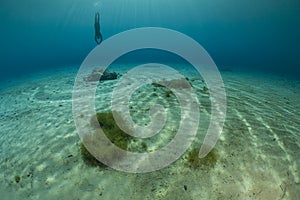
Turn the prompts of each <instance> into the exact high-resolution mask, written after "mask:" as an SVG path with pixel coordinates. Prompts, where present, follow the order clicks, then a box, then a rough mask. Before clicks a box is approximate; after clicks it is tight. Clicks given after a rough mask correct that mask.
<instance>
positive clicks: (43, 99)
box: [0, 69, 300, 200]
mask: <svg viewBox="0 0 300 200" xmlns="http://www.w3.org/2000/svg"><path fill="white" fill-rule="evenodd" d="M123 70H124V69H123ZM76 73H77V71H76V69H72V70H70V69H68V70H59V71H56V72H49V73H43V74H39V75H36V76H32V77H31V78H27V79H24V80H18V81H17V82H14V81H12V82H9V83H5V84H2V88H1V89H0V99H1V101H0V108H1V109H0V118H1V119H0V120H1V123H0V147H1V148H0V180H1V181H0V184H1V185H0V194H1V199H56V200H59V199H62V200H64V199H70V200H71V199H74V200H75V199H80V200H83V199H149V200H150V199H151V200H153V199H170V200H171V199H172V200H176V199H178V200H181V199H192V200H198V199H263V200H265V199H270V200H274V199H300V196H299V194H300V172H299V167H300V154H299V149H300V140H299V137H300V132H299V130H300V117H299V116H300V101H299V99H300V82H299V81H295V80H294V81H291V80H288V79H285V78H282V77H277V76H271V75H264V74H255V73H253V74H249V73H238V72H223V73H222V78H223V80H224V84H225V88H226V92H227V117H226V122H225V126H224V129H223V133H222V136H221V138H220V139H219V141H218V143H217V145H216V146H215V149H214V151H215V153H216V155H217V161H216V163H214V164H213V165H209V166H202V167H200V168H198V169H194V168H190V167H188V166H187V165H186V162H187V161H186V159H185V157H184V156H182V157H181V158H180V159H178V160H177V161H176V162H174V163H173V164H171V165H170V166H168V167H166V168H164V169H161V170H159V171H155V172H151V173H145V174H129V173H124V172H118V171H115V170H113V169H111V168H108V167H106V168H103V167H102V168H101V167H91V166H87V165H86V164H85V163H84V162H83V160H82V157H81V153H80V150H79V149H80V143H81V141H80V138H79V136H78V133H77V130H76V127H75V124H74V121H73V117H72V90H73V85H74V79H75V76H76ZM120 73H123V72H122V71H121V72H120ZM185 76H187V77H188V78H189V80H190V82H191V83H192V84H193V86H194V88H195V90H196V92H197V95H198V98H199V101H200V104H201V106H200V110H201V114H202V116H201V122H200V129H199V131H198V132H199V134H198V136H199V137H198V138H199V139H198V140H199V141H200V142H201V140H202V138H203V136H204V134H205V130H206V129H207V126H208V123H209V113H210V111H209V108H210V101H209V96H208V94H205V93H201V91H202V88H203V86H204V83H203V82H202V81H201V79H200V78H199V77H198V76H196V75H195V74H194V72H185ZM116 82H117V80H114V81H105V82H103V84H101V87H100V88H99V90H98V92H97V102H96V107H97V110H98V111H103V110H109V109H110V100H109V97H110V94H111V92H112V85H113V84H115V83H116ZM151 94H152V93H150V92H149V91H147V87H145V89H141V90H140V92H139V93H136V94H135V95H134V96H133V97H132V107H133V109H135V111H132V115H136V118H138V119H142V120H146V121H147V120H149V119H148V118H147V117H145V119H144V117H142V116H140V113H141V112H138V111H139V110H140V109H142V106H143V102H145V101H146V102H149V101H151V99H152V98H151V97H152V96H151ZM168 109H169V110H170V113H171V117H169V118H170V121H171V123H172V119H173V121H174V122H173V123H174V124H176V120H177V119H178V117H176V113H177V112H172V111H171V109H172V107H170V108H168ZM143 113H145V112H143ZM172 116H173V117H172ZM199 141H198V142H199ZM16 176H19V177H20V180H18V181H16V180H17V179H18V178H16Z"/></svg>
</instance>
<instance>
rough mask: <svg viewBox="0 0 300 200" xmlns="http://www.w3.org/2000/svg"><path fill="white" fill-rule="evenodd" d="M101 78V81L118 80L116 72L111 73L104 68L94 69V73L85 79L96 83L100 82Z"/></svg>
mask: <svg viewBox="0 0 300 200" xmlns="http://www.w3.org/2000/svg"><path fill="white" fill-rule="evenodd" d="M100 76H101V81H106V80H114V79H117V78H118V74H117V73H116V72H110V71H109V70H108V69H106V70H105V69H104V68H94V69H93V71H92V72H91V73H90V74H89V75H88V76H87V77H86V78H85V81H89V82H96V81H99V78H100Z"/></svg>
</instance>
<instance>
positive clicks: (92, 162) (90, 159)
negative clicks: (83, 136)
mask: <svg viewBox="0 0 300 200" xmlns="http://www.w3.org/2000/svg"><path fill="white" fill-rule="evenodd" d="M80 153H81V157H82V160H83V162H84V163H85V164H86V165H88V166H92V167H96V166H99V167H104V166H105V165H104V164H102V163H101V162H100V161H99V160H97V159H96V158H95V157H94V156H93V155H92V154H91V153H90V152H89V151H88V150H87V149H86V147H85V146H84V144H83V143H81V144H80Z"/></svg>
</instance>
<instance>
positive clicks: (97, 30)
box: [95, 12, 102, 44]
mask: <svg viewBox="0 0 300 200" xmlns="http://www.w3.org/2000/svg"><path fill="white" fill-rule="evenodd" d="M95 41H96V43H97V44H100V43H101V42H102V35H101V33H100V15H99V12H97V13H96V14H95Z"/></svg>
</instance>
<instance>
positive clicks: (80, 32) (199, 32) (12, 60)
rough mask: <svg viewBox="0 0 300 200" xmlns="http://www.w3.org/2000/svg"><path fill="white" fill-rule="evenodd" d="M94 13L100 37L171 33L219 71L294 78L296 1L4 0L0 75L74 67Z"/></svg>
mask: <svg viewBox="0 0 300 200" xmlns="http://www.w3.org/2000/svg"><path fill="white" fill-rule="evenodd" d="M97 11H99V12H100V23H101V33H102V35H103V38H104V40H105V39H107V38H109V37H111V36H113V35H115V34H117V33H120V32H122V31H125V30H129V29H133V28H138V27H148V26H151V27H153V26H154V27H164V28H170V29H173V30H177V31H180V32H182V33H184V34H186V35H188V36H190V37H192V38H193V39H195V40H197V41H198V42H199V43H200V44H201V45H202V46H203V47H204V48H205V49H206V50H207V51H208V53H209V54H210V55H211V57H212V58H213V59H214V61H215V62H216V64H217V66H219V67H221V68H222V67H225V68H227V67H230V68H232V69H247V70H260V71H263V72H268V73H278V74H283V75H287V76H295V77H296V78H299V77H300V61H299V59H298V58H299V56H300V39H299V35H300V3H299V1H297V0H285V1H271V0H260V1H258V0H255V1H233V0H228V1H222V0H213V1H211V0H187V1H181V0H165V1H159V0H151V1H150V0H131V1H124V0H102V1H96V0H93V1H91V0H87V1H73V0H55V1H38V0H27V1H11V0H3V1H1V3H0V19H1V37H0V44H1V48H0V49H1V50H0V61H1V74H0V78H1V79H10V78H14V77H18V76H20V75H26V74H28V73H32V72H34V71H41V70H45V69H46V70H47V69H49V68H56V67H63V66H71V65H74V66H77V67H79V66H80V64H81V63H82V61H83V60H84V58H85V57H86V56H87V54H88V53H89V52H90V51H91V50H92V49H93V48H94V47H95V46H96V43H95V41H94V15H95V12H97ZM175 42H176V41H175ZM141 58H143V57H140V59H141ZM133 61H134V60H133ZM146 61H147V59H146Z"/></svg>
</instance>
